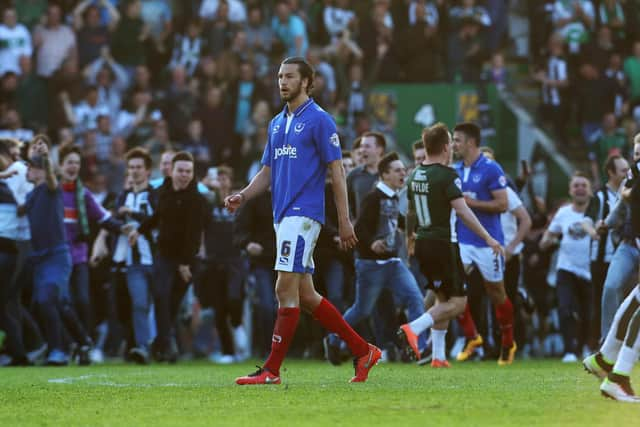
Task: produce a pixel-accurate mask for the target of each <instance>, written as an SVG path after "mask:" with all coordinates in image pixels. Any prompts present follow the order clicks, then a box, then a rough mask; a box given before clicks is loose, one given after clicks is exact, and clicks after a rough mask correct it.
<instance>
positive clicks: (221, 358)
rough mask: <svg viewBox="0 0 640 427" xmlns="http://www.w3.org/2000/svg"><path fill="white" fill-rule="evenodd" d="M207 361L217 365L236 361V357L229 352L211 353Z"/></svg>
mask: <svg viewBox="0 0 640 427" xmlns="http://www.w3.org/2000/svg"><path fill="white" fill-rule="evenodd" d="M209 361H210V362H212V363H215V364H217V365H230V364H232V363H234V362H235V361H236V359H235V358H234V357H233V356H232V355H230V354H221V353H213V354H212V355H211V356H209Z"/></svg>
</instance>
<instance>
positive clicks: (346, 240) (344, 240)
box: [338, 221, 358, 251]
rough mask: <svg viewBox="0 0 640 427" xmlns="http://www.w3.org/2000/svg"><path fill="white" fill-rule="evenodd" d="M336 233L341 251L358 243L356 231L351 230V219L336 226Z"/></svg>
mask: <svg viewBox="0 0 640 427" xmlns="http://www.w3.org/2000/svg"><path fill="white" fill-rule="evenodd" d="M338 234H339V235H340V249H342V250H343V251H346V250H349V249H353V248H354V247H355V246H356V243H358V238H357V237H356V232H355V231H353V225H351V221H346V222H344V223H341V224H340V225H339V226H338Z"/></svg>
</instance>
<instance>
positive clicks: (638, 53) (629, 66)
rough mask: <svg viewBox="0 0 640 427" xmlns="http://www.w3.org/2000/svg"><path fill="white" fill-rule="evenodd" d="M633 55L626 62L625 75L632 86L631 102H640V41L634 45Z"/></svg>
mask: <svg viewBox="0 0 640 427" xmlns="http://www.w3.org/2000/svg"><path fill="white" fill-rule="evenodd" d="M632 52H633V55H632V56H630V57H628V58H627V59H626V60H625V61H624V73H625V74H626V75H627V77H628V78H629V82H630V84H631V101H632V102H633V101H637V100H640V40H636V41H635V42H634V43H633V49H632Z"/></svg>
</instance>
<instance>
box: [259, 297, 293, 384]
mask: <svg viewBox="0 0 640 427" xmlns="http://www.w3.org/2000/svg"><path fill="white" fill-rule="evenodd" d="M298 319H300V308H299V307H286V308H279V309H278V318H277V319H276V325H275V327H274V328H273V338H272V341H271V353H270V354H269V357H268V358H267V361H266V362H264V367H265V368H266V369H268V370H269V371H271V373H272V374H274V375H277V376H280V366H281V365H282V361H283V360H284V358H285V356H286V355H287V350H289V345H290V344H291V341H293V335H294V334H295V333H296V327H297V326H298Z"/></svg>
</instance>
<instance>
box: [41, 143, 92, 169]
mask: <svg viewBox="0 0 640 427" xmlns="http://www.w3.org/2000/svg"><path fill="white" fill-rule="evenodd" d="M34 141H35V138H34ZM73 153H75V154H77V155H78V157H80V158H82V150H81V149H80V147H78V146H77V145H75V144H64V145H63V146H62V147H60V151H59V152H58V158H59V163H60V164H63V163H64V160H65V159H66V158H67V157H68V156H70V155H71V154H73Z"/></svg>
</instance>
